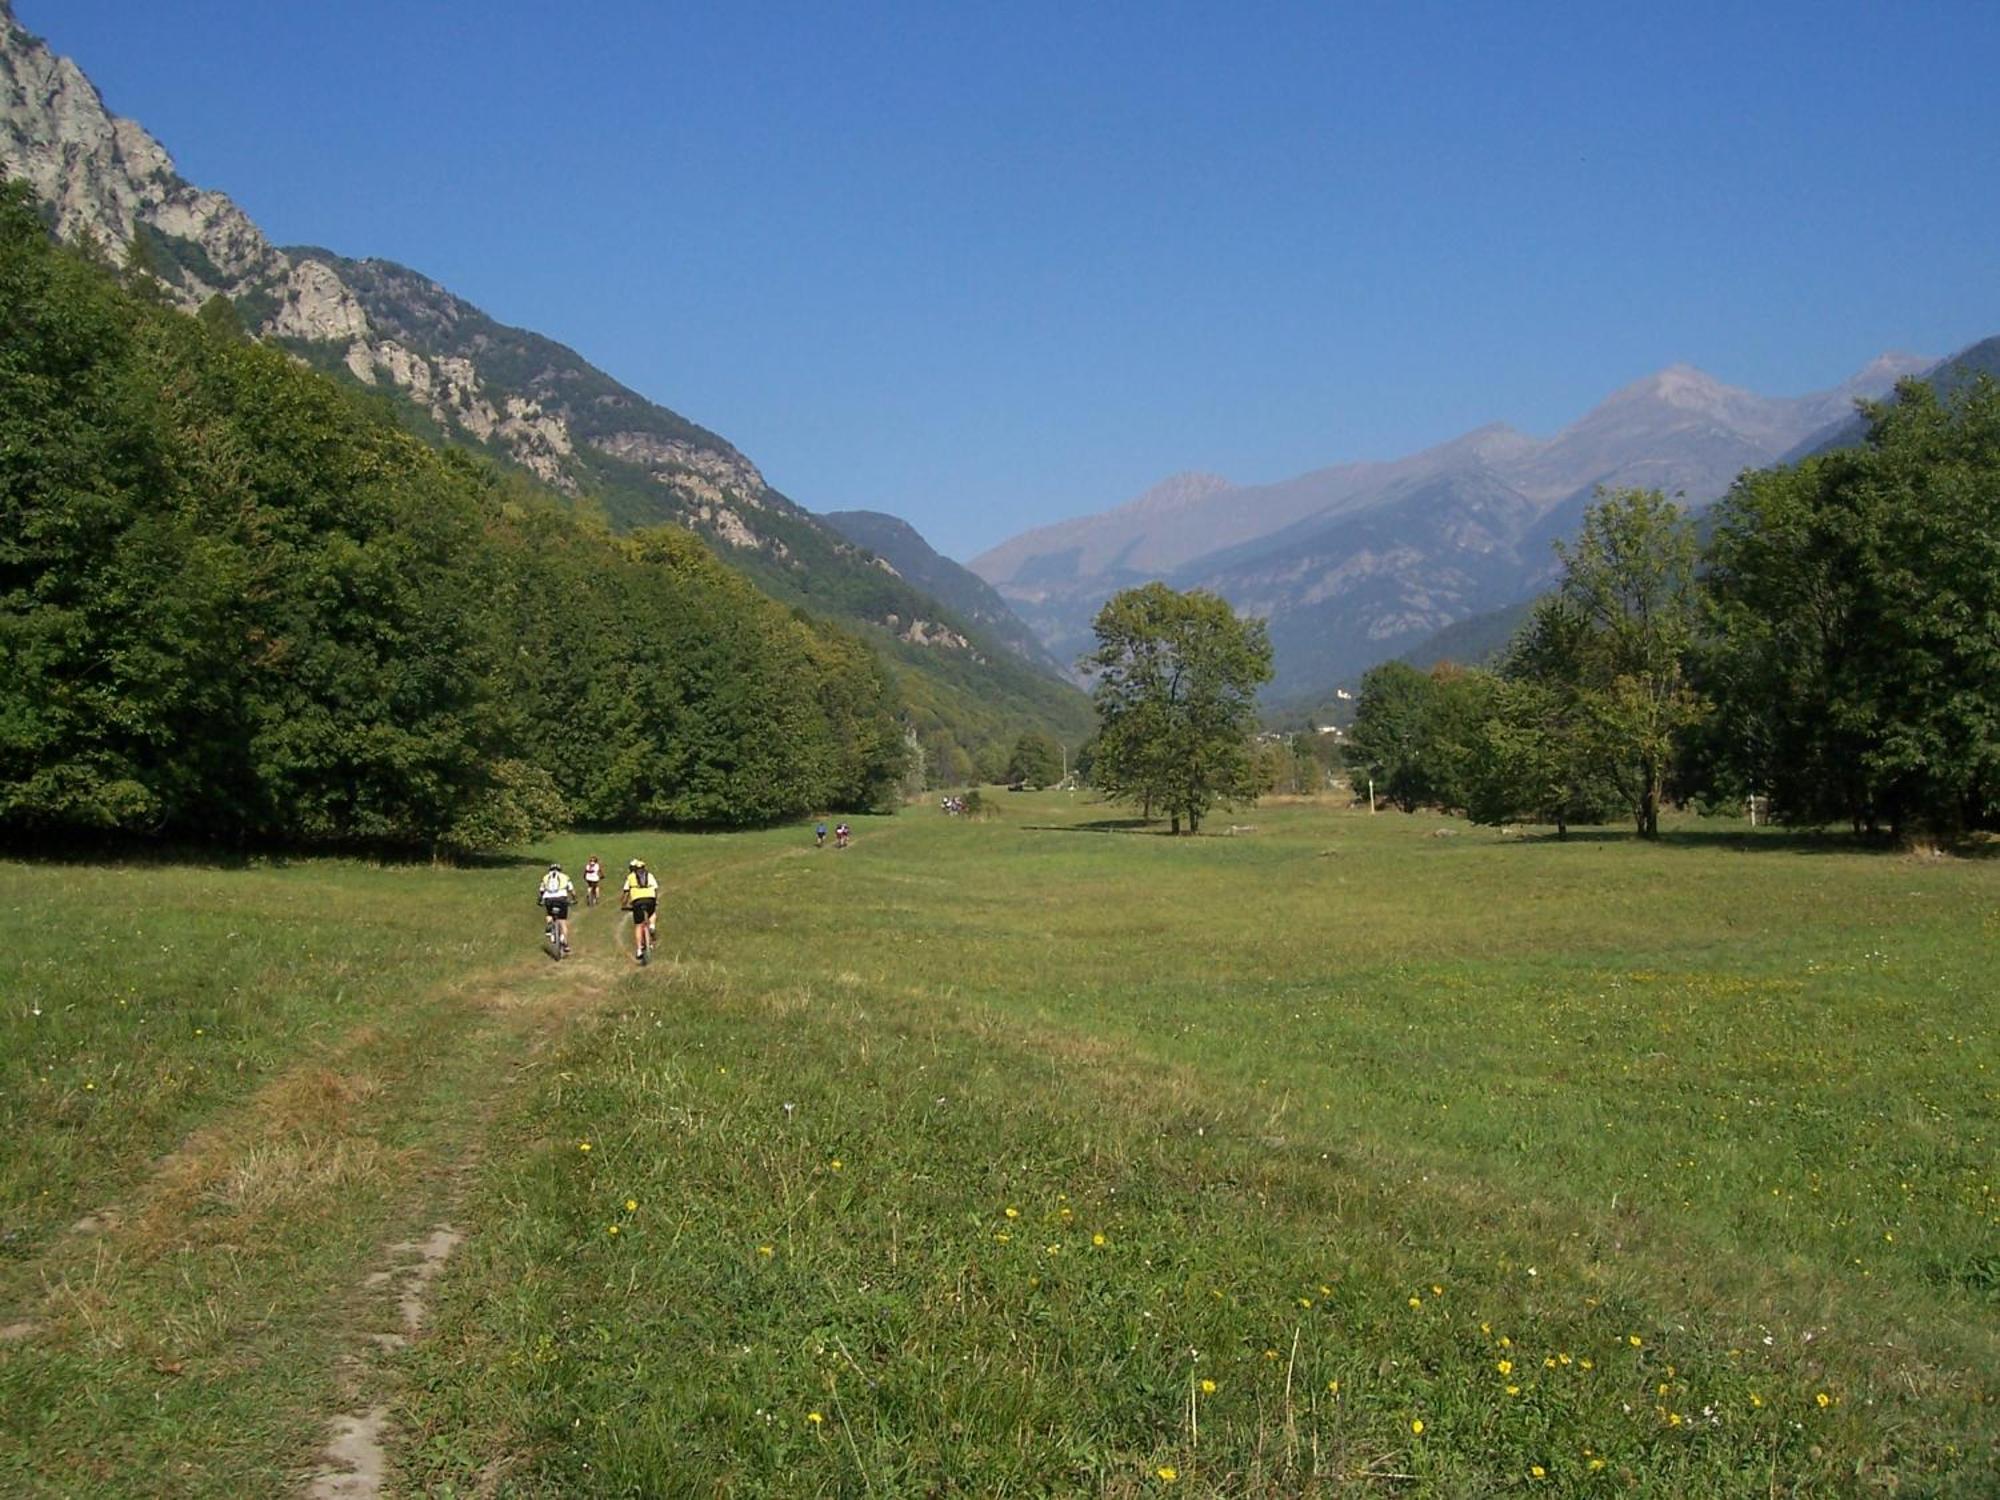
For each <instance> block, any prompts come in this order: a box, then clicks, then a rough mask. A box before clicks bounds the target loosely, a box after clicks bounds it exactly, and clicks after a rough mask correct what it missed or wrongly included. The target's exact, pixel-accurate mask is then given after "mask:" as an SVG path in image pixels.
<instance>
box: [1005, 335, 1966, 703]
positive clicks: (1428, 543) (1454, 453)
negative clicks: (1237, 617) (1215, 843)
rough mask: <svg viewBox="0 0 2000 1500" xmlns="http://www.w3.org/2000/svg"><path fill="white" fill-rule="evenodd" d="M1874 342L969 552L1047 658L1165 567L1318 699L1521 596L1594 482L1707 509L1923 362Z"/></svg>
mask: <svg viewBox="0 0 2000 1500" xmlns="http://www.w3.org/2000/svg"><path fill="white" fill-rule="evenodd" d="M1933 363H1934V361H1932V360H1931V359H1928V358H1924V357H1921V356H1916V355H1907V354H1885V355H1883V356H1882V357H1880V358H1879V359H1876V360H1874V361H1872V362H1871V363H1870V364H1869V365H1868V366H1867V367H1866V368H1864V369H1862V370H1860V371H1858V372H1857V373H1856V374H1855V375H1853V376H1852V377H1851V378H1849V379H1848V380H1846V381H1844V382H1842V383H1841V384H1840V385H1837V386H1834V387H1832V388H1831V389H1829V390H1824V391H1819V392H1815V393H1813V394H1811V395H1807V396H1800V397H1772V396H1761V395H1757V394H1756V393H1754V392H1751V391H1746V390H1741V389H1738V388H1735V387H1732V386H1728V385H1724V384H1723V383H1722V382H1720V381H1718V380H1716V379H1714V378H1713V377H1712V376H1709V375H1706V374H1704V373H1703V372H1701V371H1700V370H1697V369H1694V368H1692V367H1690V366H1687V365H1673V366H1670V367H1669V368H1667V369H1664V370H1661V371H1660V372H1658V373H1657V374H1655V375H1651V376H1648V377H1647V378H1645V379H1643V380H1640V381H1637V382H1635V383H1633V384H1631V385H1629V386H1626V387H1625V388H1624V389H1622V390H1619V391H1616V392H1614V393H1613V394H1612V395H1610V396H1609V397H1607V398H1606V399H1605V400H1604V401H1602V402H1601V403H1599V404H1598V405H1597V406H1596V407H1595V408H1593V409H1592V410H1591V411H1589V412H1588V413H1586V414H1585V415H1584V416H1582V417H1581V418H1579V419H1578V420H1577V421H1575V422H1573V423H1571V424H1570V425H1569V426H1567V427H1565V428H1563V429H1562V430H1561V431H1560V432H1558V433H1556V434H1555V435H1554V436H1552V437H1549V438H1546V439H1543V438H1535V437H1531V436H1529V435H1527V434H1525V433H1521V432H1518V431H1516V430H1514V429H1513V428H1511V427H1508V426H1505V425H1503V424H1495V425H1492V426H1487V427H1481V428H1478V429H1476V430H1474V431H1472V432H1468V433H1466V434H1464V435H1463V436H1460V437H1457V438H1454V439H1452V440H1451V441H1450V442H1447V443H1442V444H1440V445H1438V446H1437V447H1434V448H1428V449H1425V450H1424V451H1423V452H1420V453H1416V454H1412V455H1410V456H1408V457H1405V458H1399V459H1394V460H1390V461H1386V462H1374V463H1352V464H1343V465H1339V466H1336V467H1332V468H1325V469H1317V470H1314V471H1312V472H1310V473H1307V474H1302V475H1299V476H1297V477H1295V478H1292V479H1287V480H1283V481H1280V482H1278V483H1276V484H1264V485H1235V484H1231V483H1230V482H1229V481H1228V480H1226V479H1223V478H1221V477H1220V476H1217V475H1214V474H1180V475H1176V476H1174V477H1173V478H1171V479H1168V480H1166V481H1164V482H1162V483H1161V484H1159V485H1156V486H1155V487H1153V488H1152V489H1150V490H1148V491H1146V492H1145V493H1144V494H1142V495H1140V496H1139V497H1138V498H1136V499H1134V500H1132V501H1129V502H1127V503H1126V504H1124V505H1120V506H1118V507H1116V508H1114V509H1111V510H1107V511H1104V512H1101V513H1099V514H1096V515H1091V516H1085V517H1082V518H1079V519H1076V520H1071V521H1064V522H1060V523H1057V524H1055V525H1052V526H1042V527H1037V528H1036V529H1034V530H1032V531H1028V532H1024V533H1022V534H1021V535H1019V536H1016V537H1013V538H1010V539H1009V540H1007V541H1005V542H1002V543H1000V544H999V545H998V546H996V547H994V548H992V549H990V550H988V551H986V552H984V553H982V554H980V555H979V556H978V557H975V558H973V559H972V561H971V563H970V566H971V568H972V570H973V571H974V572H976V573H978V574H979V575H980V576H981V577H982V578H984V579H986V580H987V581H988V582H989V583H991V584H992V585H993V586H994V587H995V588H996V589H997V590H998V592H999V593H1000V595H1001V597H1002V598H1004V599H1005V600H1006V601H1007V602H1008V603H1009V604H1011V605H1012V606H1013V607H1014V609H1015V611H1016V613H1018V614H1020V615H1021V617H1022V618H1023V619H1025V620H1026V621H1027V622H1028V623H1029V625H1031V626H1032V627H1033V628H1034V629H1035V631H1036V633H1037V634H1038V635H1039V636H1040V637H1041V638H1042V640H1043V641H1044V642H1046V643H1047V644H1048V646H1049V648H1050V649H1051V650H1052V651H1053V652H1054V653H1055V654H1056V656H1057V657H1059V658H1062V659H1066V660H1073V659H1074V658H1075V657H1076V656H1077V655H1079V654H1080V653H1082V652H1083V651H1085V650H1087V649H1088V648H1089V646H1090V643H1091V635H1090V621H1091V619H1092V617H1093V616H1094V615H1095V613H1096V611H1097V609H1098V608H1099V606H1100V605H1101V604H1102V603H1103V601H1104V600H1105V599H1106V598H1108V597H1109V596H1110V595H1111V594H1112V593H1115V592H1116V591H1117V590H1119V589H1121V588H1125V587H1129V586H1131V585H1133V584H1137V583H1143V582H1147V581H1150V580H1152V579H1156V578H1157V579H1163V580H1165V581H1166V582H1168V583H1170V584H1172V585H1173V586H1175V587H1177V588H1189V587H1200V588H1207V589H1212V590H1214V591H1215V592H1217V593H1219V594H1221V595H1222V596H1223V597H1225V598H1227V599H1228V600H1229V601H1230V602H1231V603H1232V604H1234V605H1235V606H1236V607H1237V608H1238V609H1239V610H1242V611H1244V612H1247V613H1249V614H1252V615H1255V616H1257V617H1259V618H1262V619H1264V620H1266V621H1268V622H1269V626H1270V631H1271V639H1272V645H1273V647H1274V653H1275V657H1276V665H1277V675H1276V678H1275V680H1274V681H1273V683H1272V686H1271V696H1272V697H1273V698H1275V699H1278V700H1284V699H1287V698H1297V697H1307V696H1312V695H1314V694H1322V693H1325V692H1327V691H1329V690H1330V689H1331V688H1332V687H1333V686H1334V685H1335V684H1337V683H1339V682H1341V681H1345V680H1351V679H1352V678H1353V677H1354V676H1355V675H1357V674H1358V673H1359V672H1361V671H1362V670H1363V669H1365V668H1366V667H1368V666H1370V665H1372V664H1373V663H1375V662H1377V661H1382V660H1385V659H1387V658H1389V657H1392V656H1395V655H1397V654H1398V653H1399V652H1402V651H1404V650H1406V649H1407V648H1409V647H1411V646H1412V645H1415V644H1417V643H1419V642H1422V641H1424V640H1425V639H1426V638H1428V637H1430V636H1431V635H1433V634H1434V633H1436V632H1437V631H1438V630H1440V629H1441V628H1443V627H1445V626H1447V625H1450V624H1451V623H1452V622H1454V621H1457V620H1462V619H1465V618H1467V617H1470V616H1474V615H1478V614H1480V613H1481V612H1483V611H1488V610H1492V609H1496V608H1500V607H1502V606H1505V605H1509V604H1512V603H1515V602H1517V601H1519V600H1521V599H1524V598H1527V597H1529V596H1530V595H1532V594H1534V593H1535V592H1537V591H1538V590H1539V589H1540V588H1541V587H1543V586H1544V585H1545V584H1546V583H1547V582H1548V580H1549V578H1550V577H1551V576H1552V574H1553V570H1554V566H1555V559H1554V556H1553V549H1552V546H1551V544H1552V542H1554V541H1556V540H1558V539H1561V538H1563V537H1566V536H1568V535H1570V534H1571V533H1572V532H1573V531H1574V530H1575V528H1576V526H1577V524H1578V522H1579V521H1580V520H1581V518H1582V515H1583V511H1584V508H1585V507H1586V506H1587V505H1588V504H1589V503H1590V500H1591V498H1592V497H1593V496H1594V495H1595V494H1596V493H1597V491H1598V490H1599V489H1600V488H1604V489H1616V488H1620V487H1626V486H1640V487H1645V488H1649V489H1659V490H1662V491H1664V492H1665V493H1667V494H1669V495H1671V496H1675V497H1678V498H1679V499H1680V500H1681V501H1682V502H1683V503H1684V504H1686V505H1688V506H1690V507H1699V506H1702V505H1705V504H1707V503H1708V502H1710V501H1712V500H1714V499H1716V498H1717V497H1718V496H1720V495H1721V494H1722V493H1723V492H1724V491H1725V490H1726V489H1727V488H1728V487H1729V484H1730V482H1731V481H1732V480H1734V479H1735V477H1736V476H1737V475H1738V474H1739V473H1741V472H1742V471H1743V470H1744V469H1746V468H1754V467H1759V466H1762V465H1765V464H1770V463H1773V462H1775V461H1777V460H1778V459H1780V458H1782V457H1784V456H1785V455H1787V454H1788V453H1791V452H1793V451H1795V450H1797V449H1799V448H1800V447H1801V445H1808V446H1809V445H1810V444H1812V443H1813V442H1814V441H1816V440H1817V439H1818V438H1819V437H1820V436H1821V435H1825V434H1828V433H1830V432H1831V431H1833V430H1834V429H1836V428H1838V427H1839V426H1840V425H1841V424H1843V423H1845V422H1847V421H1848V420H1849V419H1850V417H1851V414H1852V411H1853V407H1854V403H1855V402H1856V401H1857V400H1859V399H1863V398H1872V397H1877V396H1881V395H1884V394H1886V393H1887V392H1888V391H1889V390H1890V389H1891V388H1892V387H1893V386H1894V384H1895V382H1896V381H1897V380H1898V379H1900V378H1902V377H1903V376H1906V375H1912V374H1915V373H1917V372H1919V371H1922V370H1925V369H1927V368H1929V367H1930V366H1931V365H1932V364H1933Z"/></svg>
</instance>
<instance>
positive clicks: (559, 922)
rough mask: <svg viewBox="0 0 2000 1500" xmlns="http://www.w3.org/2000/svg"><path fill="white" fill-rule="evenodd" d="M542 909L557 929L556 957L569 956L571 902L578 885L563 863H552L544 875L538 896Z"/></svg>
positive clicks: (574, 897)
mask: <svg viewBox="0 0 2000 1500" xmlns="http://www.w3.org/2000/svg"><path fill="white" fill-rule="evenodd" d="M538 899H539V900H540V901H541V903H542V909H543V910H544V911H546V912H547V913H548V914H549V920H550V921H551V922H553V923H554V924H555V929H556V957H557V958H566V957H568V956H569V904H570V902H572V901H574V900H575V899H576V887H575V886H574V885H572V884H571V883H570V878H569V876H567V875H565V874H563V867H562V866H561V865H550V866H549V873H548V874H546V875H544V876H543V877H542V889H541V895H540V897H539V898H538Z"/></svg>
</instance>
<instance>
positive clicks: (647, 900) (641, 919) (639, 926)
mask: <svg viewBox="0 0 2000 1500" xmlns="http://www.w3.org/2000/svg"><path fill="white" fill-rule="evenodd" d="M625 869H626V875H625V885H624V887H623V889H621V890H620V891H619V893H618V904H619V905H620V906H622V907H624V908H625V909H626V910H628V911H629V912H631V913H632V961H633V962H634V963H641V964H643V963H644V962H645V961H646V955H647V954H648V953H649V952H651V951H652V947H653V921H654V913H656V912H657V911H658V910H659V909H660V885H659V882H658V881H656V880H655V879H653V872H652V871H651V870H648V869H647V868H646V862H645V861H644V860H643V859H635V860H633V861H632V862H631V863H630V864H629V865H627V866H626V867H625Z"/></svg>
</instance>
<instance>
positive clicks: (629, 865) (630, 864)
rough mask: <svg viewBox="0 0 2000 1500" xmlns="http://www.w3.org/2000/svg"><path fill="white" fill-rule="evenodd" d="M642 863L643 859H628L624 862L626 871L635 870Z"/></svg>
mask: <svg viewBox="0 0 2000 1500" xmlns="http://www.w3.org/2000/svg"><path fill="white" fill-rule="evenodd" d="M644 863H645V861H644V860H643V859H628V860H626V861H625V868H626V869H628V870H636V869H638V868H639V867H640V866H641V865H643V864H644Z"/></svg>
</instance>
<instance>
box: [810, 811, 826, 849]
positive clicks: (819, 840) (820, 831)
mask: <svg viewBox="0 0 2000 1500" xmlns="http://www.w3.org/2000/svg"><path fill="white" fill-rule="evenodd" d="M825 847H826V820H825V819H824V818H822V819H820V821H819V822H818V823H817V824H815V825H814V827H813V848H815V849H824V848H825Z"/></svg>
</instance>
